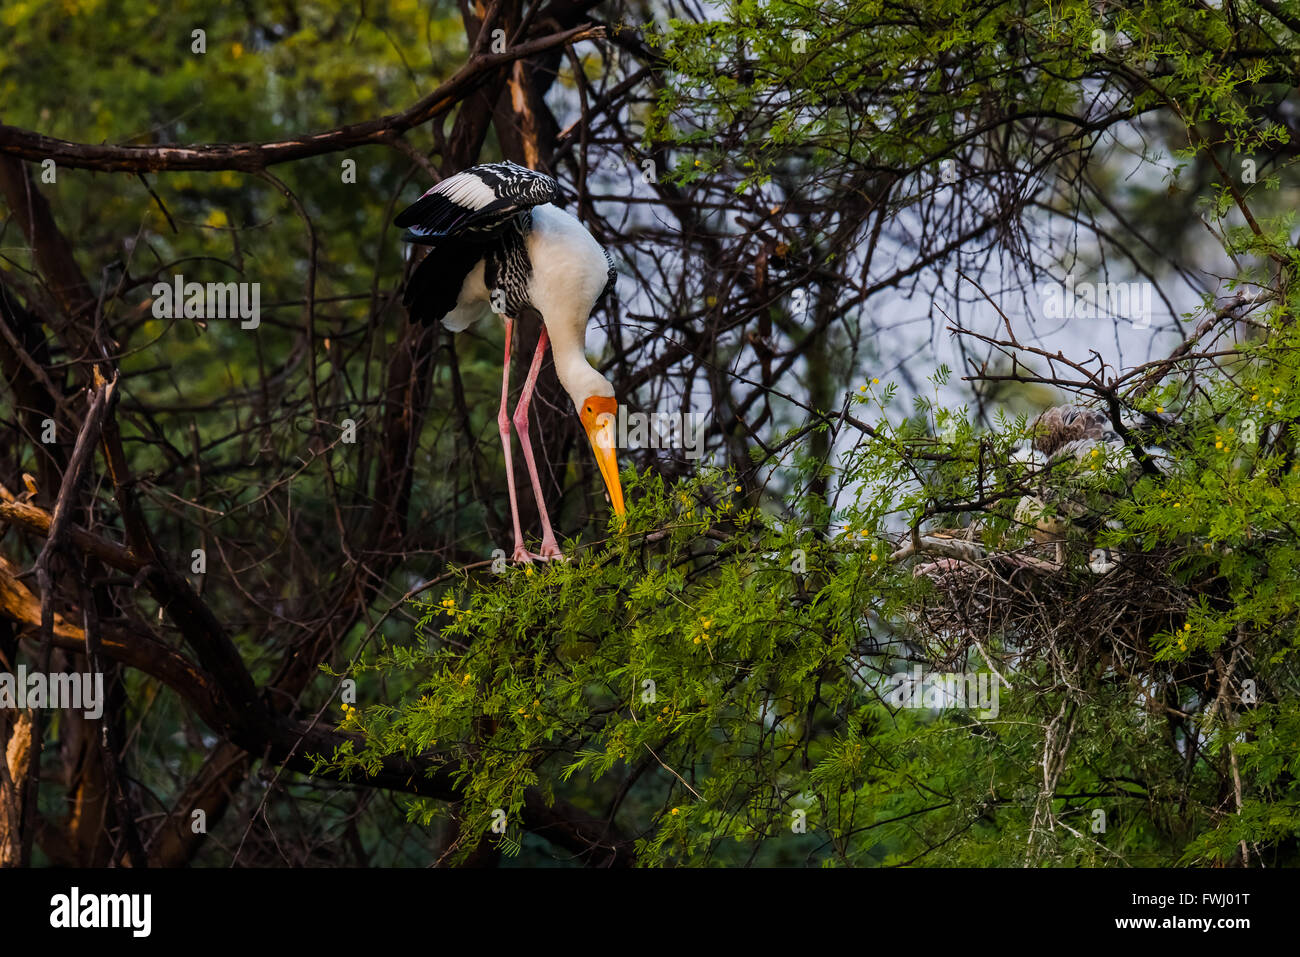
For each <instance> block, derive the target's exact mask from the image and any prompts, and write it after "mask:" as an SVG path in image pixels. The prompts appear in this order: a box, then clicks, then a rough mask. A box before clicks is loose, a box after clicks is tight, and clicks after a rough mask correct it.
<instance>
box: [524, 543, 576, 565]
mask: <svg viewBox="0 0 1300 957" xmlns="http://www.w3.org/2000/svg"><path fill="white" fill-rule="evenodd" d="M510 560H511V561H512V562H514V563H515V564H516V565H531V564H532V563H533V562H567V561H568V559H567V558H565V557H564V552H562V551H560V547H559V546H558V545H556V544H555V543H554V542H551V543H550V544H547V543H545V542H543V543H542V550H541V551H540V552H530V551H529V550H528V549H526V548H524V546H522V545H519V546H518V547H516V548H515V553H514V554H513V555H511V556H510Z"/></svg>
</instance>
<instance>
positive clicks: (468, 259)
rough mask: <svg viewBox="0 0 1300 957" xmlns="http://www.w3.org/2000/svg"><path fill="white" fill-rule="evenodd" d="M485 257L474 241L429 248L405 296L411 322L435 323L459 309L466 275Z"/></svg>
mask: <svg viewBox="0 0 1300 957" xmlns="http://www.w3.org/2000/svg"><path fill="white" fill-rule="evenodd" d="M481 258H483V249H482V247H481V246H478V245H476V244H474V243H454V242H453V243H442V244H439V245H435V246H434V248H433V249H431V250H429V254H428V255H427V256H425V257H424V259H423V260H421V261H420V265H418V266H416V267H415V272H413V273H411V278H410V279H409V280H408V281H407V283H406V292H405V293H403V295H402V305H404V306H405V307H406V310H407V315H408V316H410V319H411V322H418V323H420V324H421V325H424V326H431V325H433V324H434V323H435V322H437V321H438V320H440V319H442V317H443V316H445V315H447V313H449V312H451V311H452V310H453V309H455V308H456V301H457V299H459V298H460V287H461V286H463V285H464V284H465V277H466V276H468V275H469V272H470V270H471V269H473V268H474V266H475V264H476V263H477V262H478V261H479V260H480V259H481Z"/></svg>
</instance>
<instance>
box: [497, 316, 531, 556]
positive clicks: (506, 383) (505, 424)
mask: <svg viewBox="0 0 1300 957" xmlns="http://www.w3.org/2000/svg"><path fill="white" fill-rule="evenodd" d="M503 318H505V321H506V358H505V362H504V363H502V366H501V409H500V411H498V412H497V431H498V432H500V433H501V447H502V448H504V449H505V452H506V486H507V487H508V488H509V489H510V518H511V519H512V520H513V521H514V523H515V550H514V554H513V555H512V556H511V558H513V559H514V560H515V561H517V562H531V561H532V560H533V556H532V555H530V554H529V552H528V549H526V548H524V532H523V529H522V528H521V527H520V526H519V502H518V500H517V499H516V497H515V464H514V462H513V461H512V459H511V453H510V412H509V410H508V408H507V405H506V402H507V400H508V399H509V398H510V333H511V332H513V331H514V326H515V323H514V320H513V319H511V318H509V317H508V316H506V317H503ZM525 448H526V446H525ZM525 454H527V455H530V456H531V453H525Z"/></svg>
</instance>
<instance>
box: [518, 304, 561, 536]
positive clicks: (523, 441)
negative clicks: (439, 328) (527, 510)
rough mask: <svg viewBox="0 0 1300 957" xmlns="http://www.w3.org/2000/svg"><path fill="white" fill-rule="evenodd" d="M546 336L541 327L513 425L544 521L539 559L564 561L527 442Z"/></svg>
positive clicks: (530, 443) (540, 515) (530, 445)
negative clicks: (530, 407)
mask: <svg viewBox="0 0 1300 957" xmlns="http://www.w3.org/2000/svg"><path fill="white" fill-rule="evenodd" d="M549 341H550V340H549V338H548V337H547V335H546V327H545V326H543V327H542V334H541V335H540V336H538V337H537V351H536V352H534V353H533V364H532V365H531V366H530V367H529V369H528V379H527V380H526V381H525V382H524V392H523V395H521V396H520V397H519V404H518V405H517V406H515V414H514V418H513V421H514V423H515V431H516V432H518V433H519V446H520V448H522V449H523V450H524V463H525V464H526V465H527V466H528V477H529V478H530V479H532V480H533V495H534V496H535V497H536V499H537V515H538V517H539V518H540V519H541V520H542V551H541V554H539V555H537V556H536V557H537V558H545V559H561V560H563V558H564V553H563V552H561V551H560V546H559V545H557V544H556V542H555V532H553V531H552V530H551V519H550V517H549V516H548V515H547V514H546V501H545V499H543V498H542V483H541V480H540V479H538V477H537V462H536V460H535V459H534V458H533V443H532V442H530V441H529V439H528V407H529V405H531V404H532V401H533V390H534V389H536V388H537V375H538V373H539V372H541V371H542V358H543V356H545V355H546V346H547V344H548V343H549Z"/></svg>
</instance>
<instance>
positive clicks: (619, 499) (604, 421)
mask: <svg viewBox="0 0 1300 957" xmlns="http://www.w3.org/2000/svg"><path fill="white" fill-rule="evenodd" d="M599 378H600V382H599V383H595V382H594V381H593V382H592V383H591V384H590V385H589V386H588V387H587V388H584V389H581V390H579V392H586V391H588V389H590V391H591V392H592V393H593V394H591V395H588V396H587V397H586V398H582V399H580V398H578V396H577V395H573V403H574V405H575V406H576V407H577V409H578V418H580V419H581V420H582V427H583V428H584V429H586V431H587V440H588V441H589V442H591V450H592V451H593V452H595V453H596V465H597V467H599V468H600V474H601V477H602V478H603V479H604V480H605V488H607V489H609V501H610V504H611V505H612V506H613V508H614V514H615V515H617V516H619V517H620V518H621V517H622V516H623V515H624V514H625V512H626V510H625V509H624V507H623V486H622V485H621V484H620V483H619V480H618V458H617V457H616V456H615V454H614V424H615V422H616V421H617V419H618V401H617V400H616V399H615V398H614V387H613V386H612V385H610V384H609V382H608V380H606V379H605V378H604V376H599Z"/></svg>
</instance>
